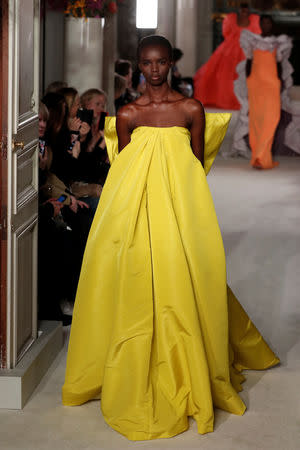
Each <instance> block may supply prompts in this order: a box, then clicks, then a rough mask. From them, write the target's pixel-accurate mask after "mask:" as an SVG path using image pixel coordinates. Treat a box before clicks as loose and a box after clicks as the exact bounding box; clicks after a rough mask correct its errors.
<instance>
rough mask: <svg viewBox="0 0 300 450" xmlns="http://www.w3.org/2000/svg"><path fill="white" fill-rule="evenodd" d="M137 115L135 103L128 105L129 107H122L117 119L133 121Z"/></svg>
mask: <svg viewBox="0 0 300 450" xmlns="http://www.w3.org/2000/svg"><path fill="white" fill-rule="evenodd" d="M135 113H136V107H135V105H134V103H128V105H125V106H122V107H121V108H120V109H119V110H118V112H117V118H118V119H123V120H126V119H127V120H129V119H131V118H132V117H133V116H134V115H135Z"/></svg>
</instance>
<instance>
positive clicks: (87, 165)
mask: <svg viewBox="0 0 300 450" xmlns="http://www.w3.org/2000/svg"><path fill="white" fill-rule="evenodd" d="M80 101H81V106H82V107H83V108H84V109H88V110H92V111H93V122H92V126H91V131H90V133H89V135H88V137H87V139H86V141H85V143H84V144H83V145H82V159H81V161H82V170H83V171H84V172H85V175H84V177H85V181H86V182H88V183H99V184H101V185H102V186H103V185H104V182H105V180H106V177H107V174H108V170H109V163H108V158H107V152H106V145H105V139H104V132H103V130H104V122H105V117H106V115H107V112H106V94H105V92H104V91H102V90H100V89H89V90H87V91H86V92H84V93H83V94H82V96H81V98H80Z"/></svg>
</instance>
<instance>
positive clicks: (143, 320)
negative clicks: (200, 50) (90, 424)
mask: <svg viewBox="0 0 300 450" xmlns="http://www.w3.org/2000/svg"><path fill="white" fill-rule="evenodd" d="M229 116H230V115H229V114H225V115H217V114H216V115H214V114H210V115H206V120H207V126H206V136H205V140H206V148H205V150H206V163H205V171H206V172H207V171H208V170H209V167H210V166H211V164H212V161H213V158H214V156H215V154H216V152H217V150H218V147H219V145H220V143H221V141H222V139H223V137H224V134H225V132H226V128H227V124H228V121H229ZM115 136H116V135H115V130H114V124H113V120H110V121H108V122H107V124H106V141H107V145H108V150H109V154H110V157H111V160H114V161H113V164H112V167H111V170H110V173H109V176H108V178H107V181H106V184H105V187H104V189H103V192H102V196H101V200H100V203H99V207H98V209H97V212H96V216H95V219H94V222H93V225H92V228H91V232H90V236H89V239H88V242H87V246H86V251H85V255H84V260H83V265H82V271H81V276H80V281H79V286H78V291H77V298H76V302H75V308H74V315H73V324H72V328H71V336H70V343H69V349H68V359H67V369H66V379H65V384H64V386H63V403H64V405H80V404H82V403H84V402H86V401H88V400H90V399H94V398H99V397H100V394H101V408H102V412H103V415H104V418H105V420H106V422H107V423H108V424H109V425H110V426H111V427H112V428H114V429H115V430H117V431H119V432H120V433H122V434H123V435H125V436H126V437H128V438H129V439H132V440H144V439H155V438H167V437H171V436H174V435H176V434H178V433H181V432H182V431H184V430H186V429H187V428H188V416H192V417H194V419H195V420H196V421H197V425H198V431H199V433H207V432H210V431H213V422H214V406H215V407H218V408H222V409H224V410H226V411H229V412H232V413H234V414H243V413H244V411H245V405H244V403H243V402H242V400H241V398H240V397H239V395H238V394H237V391H239V390H241V386H240V383H241V382H242V381H243V376H242V375H241V374H240V372H241V370H242V369H245V368H246V369H248V368H251V369H265V368H267V367H271V366H273V365H275V364H277V363H278V362H279V360H278V358H277V357H276V356H275V355H274V353H273V352H272V351H271V350H270V348H269V347H268V346H267V344H266V343H265V341H264V340H263V338H262V336H261V335H260V334H259V332H258V331H257V330H256V328H255V327H254V325H253V324H252V323H251V321H250V319H249V318H248V316H247V314H246V313H245V312H244V310H243V309H242V307H241V306H240V304H239V303H238V301H237V300H236V298H235V297H234V295H233V294H232V292H231V291H230V289H227V285H226V268H225V256H224V249H223V243H222V237H221V234H220V230H219V226H218V222H217V218H216V214H215V210H214V205H213V201H212V198H211V194H210V192H209V188H208V185H207V181H206V174H205V171H204V170H203V168H202V165H201V163H200V162H199V161H198V160H197V159H196V157H195V156H194V155H193V153H192V150H191V147H190V133H189V131H188V130H187V129H185V128H182V127H168V128H156V127H147V126H141V127H138V128H136V129H135V130H134V131H133V133H132V136H131V142H130V143H129V144H128V145H127V146H126V147H125V148H124V149H123V151H122V152H121V153H120V155H118V156H116V151H115V149H116V138H115Z"/></svg>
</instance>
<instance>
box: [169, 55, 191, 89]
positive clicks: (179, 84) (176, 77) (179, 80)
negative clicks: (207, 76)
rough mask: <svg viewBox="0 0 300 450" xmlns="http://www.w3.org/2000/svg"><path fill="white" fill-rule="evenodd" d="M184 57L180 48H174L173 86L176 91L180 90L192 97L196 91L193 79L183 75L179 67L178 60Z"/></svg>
mask: <svg viewBox="0 0 300 450" xmlns="http://www.w3.org/2000/svg"><path fill="white" fill-rule="evenodd" d="M182 57H183V52H182V50H180V48H173V67H172V69H171V86H172V89H174V90H175V91H178V92H180V93H181V94H183V95H185V96H186V97H192V96H193V92H194V87H193V79H192V78H190V77H182V76H181V73H180V71H179V69H178V67H177V63H178V61H179V60H180V59H181V58H182Z"/></svg>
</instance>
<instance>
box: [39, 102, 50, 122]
mask: <svg viewBox="0 0 300 450" xmlns="http://www.w3.org/2000/svg"><path fill="white" fill-rule="evenodd" d="M39 115H41V116H42V119H43V120H45V122H47V120H48V119H49V110H48V108H47V106H46V105H45V104H44V103H43V102H40V103H39Z"/></svg>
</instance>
